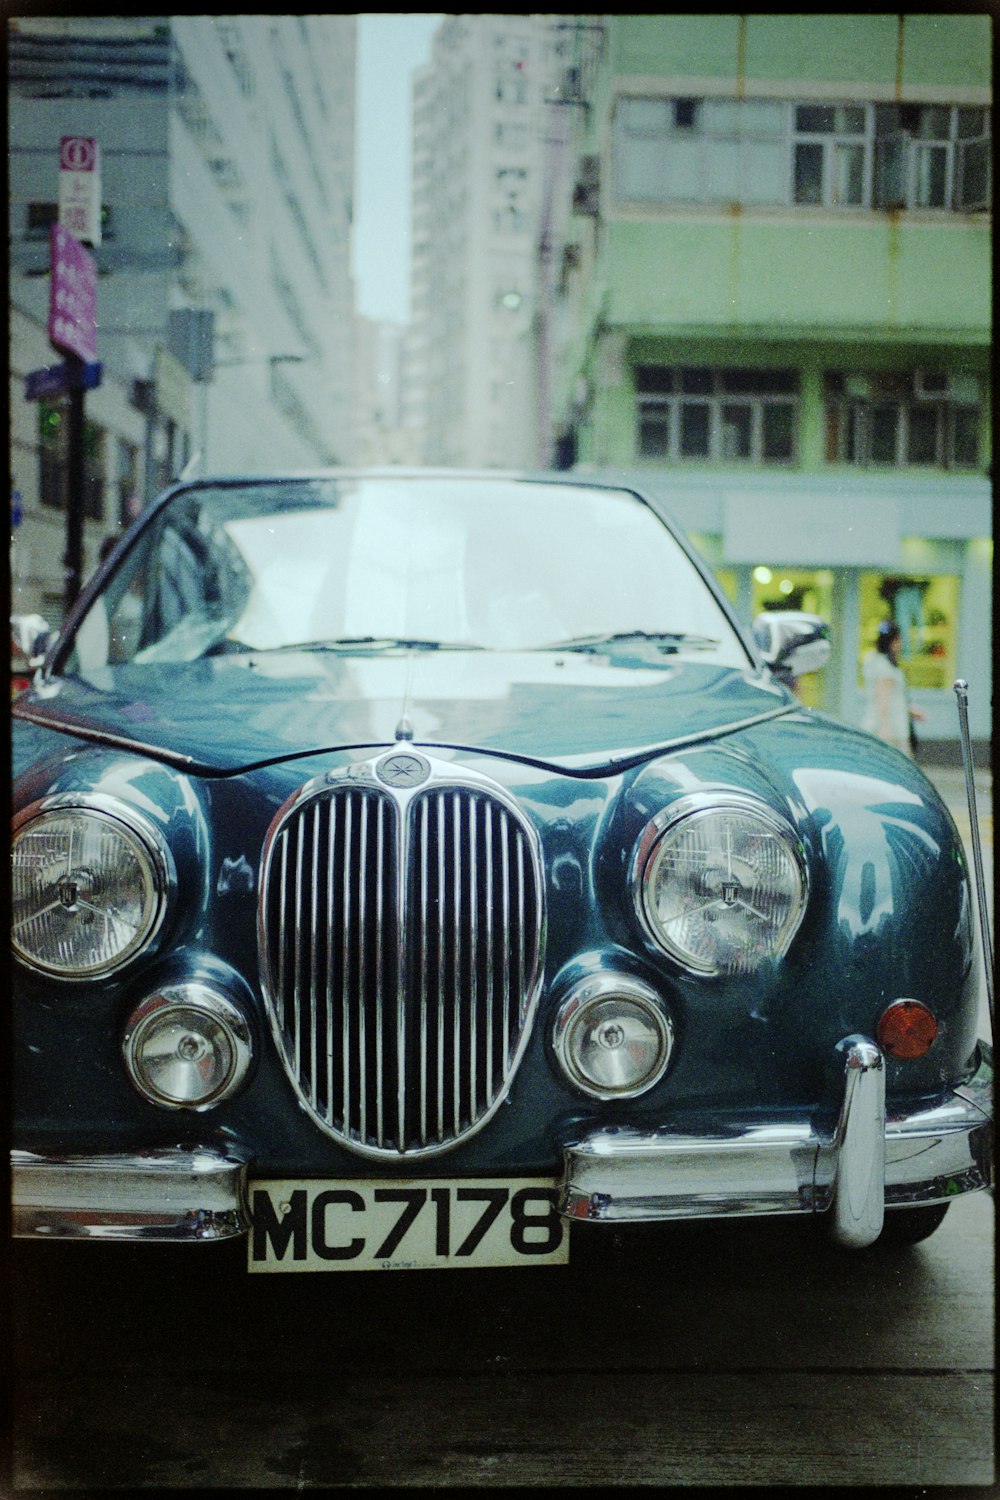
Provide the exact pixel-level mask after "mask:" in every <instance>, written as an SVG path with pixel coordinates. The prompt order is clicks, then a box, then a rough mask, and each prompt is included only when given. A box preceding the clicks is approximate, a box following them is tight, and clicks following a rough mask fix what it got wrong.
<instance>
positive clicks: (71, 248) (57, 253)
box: [49, 224, 97, 364]
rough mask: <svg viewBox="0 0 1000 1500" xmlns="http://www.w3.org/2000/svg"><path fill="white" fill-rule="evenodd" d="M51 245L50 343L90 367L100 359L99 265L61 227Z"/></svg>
mask: <svg viewBox="0 0 1000 1500" xmlns="http://www.w3.org/2000/svg"><path fill="white" fill-rule="evenodd" d="M49 244H50V255H51V262H52V277H51V285H50V287H49V343H50V344H51V345H52V346H53V348H54V349H59V350H61V351H62V352H63V353H65V354H75V355H76V357H77V359H82V360H83V361H84V363H85V364H89V363H91V362H92V361H93V360H94V359H95V358H96V356H97V262H96V261H95V259H94V257H93V256H92V255H91V254H90V252H89V251H87V250H85V249H84V248H83V246H82V245H81V244H80V242H79V241H78V240H76V239H75V238H74V237H73V235H71V234H70V232H69V230H68V229H64V228H63V226H62V225H61V224H53V225H52V229H51V231H50V241H49Z"/></svg>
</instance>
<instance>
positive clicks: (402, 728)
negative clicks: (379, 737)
mask: <svg viewBox="0 0 1000 1500" xmlns="http://www.w3.org/2000/svg"><path fill="white" fill-rule="evenodd" d="M412 738H413V725H412V724H411V723H410V721H409V719H408V718H407V717H406V715H405V714H404V715H403V717H402V718H401V719H400V721H399V723H398V724H397V725H396V739H397V740H412Z"/></svg>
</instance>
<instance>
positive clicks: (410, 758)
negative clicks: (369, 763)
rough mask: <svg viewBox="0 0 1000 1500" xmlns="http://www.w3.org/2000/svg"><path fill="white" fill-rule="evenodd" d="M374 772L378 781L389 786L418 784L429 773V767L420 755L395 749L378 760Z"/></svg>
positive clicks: (424, 779) (423, 780)
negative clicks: (383, 758)
mask: <svg viewBox="0 0 1000 1500" xmlns="http://www.w3.org/2000/svg"><path fill="white" fill-rule="evenodd" d="M376 772H377V775H378V778H379V780H380V781H384V782H385V784H386V786H391V787H411V786H420V785H422V783H423V782H425V781H426V780H427V778H428V776H429V775H430V774H431V768H430V766H429V765H428V763H427V762H426V761H425V760H424V758H423V756H422V755H414V754H412V753H411V752H410V751H396V752H395V753H394V754H393V755H387V756H386V758H385V760H382V761H379V763H378V766H377V767H376Z"/></svg>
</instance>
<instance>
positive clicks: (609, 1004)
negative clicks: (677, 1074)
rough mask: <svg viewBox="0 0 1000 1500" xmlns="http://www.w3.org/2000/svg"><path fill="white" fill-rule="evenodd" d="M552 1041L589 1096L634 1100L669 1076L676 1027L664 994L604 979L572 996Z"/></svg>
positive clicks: (613, 977) (637, 983) (638, 983)
mask: <svg viewBox="0 0 1000 1500" xmlns="http://www.w3.org/2000/svg"><path fill="white" fill-rule="evenodd" d="M552 1042H553V1046H554V1048H555V1053H556V1056H557V1058H558V1059H559V1062H560V1064H561V1065H562V1068H563V1071H564V1072H565V1073H566V1075H567V1077H568V1078H569V1080H570V1082H571V1083H574V1084H575V1085H576V1087H577V1088H579V1089H582V1090H583V1091H584V1093H586V1094H591V1095H593V1097H594V1098H596V1099H632V1098H635V1096H636V1095H637V1094H643V1093H645V1092H646V1090H647V1089H651V1088H652V1087H653V1084H654V1083H657V1082H658V1081H659V1080H660V1079H661V1078H662V1077H663V1074H664V1073H665V1071H666V1068H667V1063H668V1062H669V1061H670V1053H671V1049H672V1047H673V1026H672V1024H671V1021H670V1017H669V1015H668V1014H667V1010H666V1007H665V1006H664V1004H663V1002H662V1000H661V999H660V997H659V995H657V993H656V991H655V990H653V989H651V988H650V986H649V985H648V984H644V983H643V981H642V980H641V979H634V978H631V977H627V976H625V975H621V974H600V975H595V976H593V977H591V978H589V979H585V980H583V981H582V983H580V984H578V985H576V986H574V988H573V989H572V990H571V991H570V993H569V994H568V995H567V996H566V998H565V1000H564V1001H563V1003H562V1004H561V1005H560V1007H559V1012H558V1014H557V1016H556V1021H555V1027H554V1029H553V1034H552Z"/></svg>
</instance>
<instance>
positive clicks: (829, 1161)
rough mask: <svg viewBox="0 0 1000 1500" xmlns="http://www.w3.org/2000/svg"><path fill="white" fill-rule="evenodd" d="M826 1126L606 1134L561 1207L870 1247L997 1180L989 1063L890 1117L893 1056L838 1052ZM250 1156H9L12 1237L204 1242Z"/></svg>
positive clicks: (727, 1125) (792, 1123)
mask: <svg viewBox="0 0 1000 1500" xmlns="http://www.w3.org/2000/svg"><path fill="white" fill-rule="evenodd" d="M837 1052H838V1055H839V1056H838V1061H839V1064H840V1068H841V1085H840V1091H839V1094H840V1097H839V1105H838V1106H837V1108H836V1109H835V1110H834V1111H832V1112H831V1116H830V1119H829V1121H828V1122H825V1121H824V1119H823V1117H822V1115H817V1116H815V1117H813V1118H805V1117H802V1116H792V1115H788V1116H787V1117H784V1118H771V1119H768V1120H761V1121H755V1122H754V1123H747V1121H746V1119H745V1118H740V1119H735V1118H734V1119H732V1120H724V1119H723V1120H720V1119H719V1117H718V1116H713V1117H712V1118H711V1119H706V1121H705V1123H704V1124H703V1125H702V1126H699V1127H698V1128H693V1127H692V1126H691V1124H690V1123H689V1122H688V1123H687V1124H686V1125H685V1128H684V1129H683V1130H673V1129H671V1128H670V1127H669V1126H664V1127H663V1128H661V1129H659V1130H656V1131H652V1132H646V1133H643V1132H642V1131H638V1130H635V1129H632V1128H631V1127H627V1126H622V1127H606V1128H604V1129H601V1130H595V1131H593V1132H591V1133H590V1134H589V1135H587V1136H585V1137H584V1138H582V1139H580V1140H577V1141H575V1142H573V1143H571V1144H569V1145H566V1146H564V1148H563V1163H564V1171H563V1178H562V1183H561V1187H560V1196H559V1208H560V1210H561V1212H562V1213H564V1214H566V1215H567V1216H568V1217H569V1218H571V1219H586V1220H590V1221H597V1222H609V1223H625V1222H643V1221H649V1220H657V1219H692V1218H715V1217H720V1216H725V1215H730V1214H785V1213H829V1215H830V1219H829V1222H830V1227H831V1231H832V1233H833V1235H834V1238H835V1239H837V1240H838V1241H840V1243H841V1244H844V1245H849V1246H861V1245H867V1244H870V1243H871V1242H872V1240H874V1239H876V1238H877V1237H878V1235H879V1233H880V1231H881V1228H882V1217H883V1210H884V1208H885V1207H886V1206H888V1207H889V1208H890V1210H891V1209H892V1208H893V1207H897V1206H898V1207H902V1206H904V1205H913V1204H924V1203H940V1202H945V1201H947V1200H948V1199H949V1198H951V1197H953V1196H954V1195H956V1194H958V1193H967V1192H974V1191H976V1190H977V1189H980V1188H985V1187H988V1186H990V1184H991V1181H992V1164H991V1163H992V1157H991V1152H992V1139H993V1130H992V1078H993V1070H992V1058H991V1054H990V1052H989V1049H988V1048H986V1047H982V1048H981V1054H982V1056H981V1061H980V1065H979V1068H978V1071H977V1072H976V1074H975V1076H974V1077H973V1078H972V1079H970V1081H969V1082H968V1083H967V1084H965V1085H963V1086H962V1087H961V1088H958V1089H956V1090H955V1091H954V1092H953V1093H950V1094H949V1095H948V1096H947V1097H946V1098H945V1099H943V1100H940V1101H938V1102H937V1103H935V1104H934V1105H933V1106H929V1107H927V1108H925V1109H920V1110H917V1111H915V1112H913V1113H912V1114H907V1115H902V1114H898V1113H894V1112H892V1111H889V1112H887V1111H886V1105H885V1069H884V1063H883V1058H882V1054H881V1052H880V1051H879V1049H878V1048H877V1047H876V1046H875V1044H874V1042H871V1041H869V1040H868V1039H867V1038H866V1037H861V1036H852V1037H846V1038H845V1039H844V1041H842V1042H841V1043H840V1045H839V1047H838V1049H837ZM247 1172H248V1167H247V1163H246V1162H245V1161H243V1160H240V1159H238V1158H236V1157H235V1156H231V1155H227V1154H225V1153H224V1152H221V1151H218V1150H215V1149H212V1148H208V1147H205V1148H194V1149H188V1150H185V1149H182V1148H180V1147H176V1148H172V1149H165V1150H155V1151H148V1152H142V1153H135V1154H130V1155H125V1154H122V1155H114V1156H69V1155H67V1156H41V1155H37V1154H35V1153H32V1152H29V1151H13V1152H12V1153H11V1179H12V1190H13V1191H12V1198H13V1213H12V1219H13V1231H14V1234H15V1235H18V1236H23V1237H31V1238H35V1237H38V1238H49V1239H76V1238H83V1237H90V1238H97V1239H111V1240H178V1241H191V1242H198V1241H206V1240H222V1239H229V1238H231V1237H233V1236H234V1235H241V1234H245V1233H246V1231H247V1229H248V1228H249V1224H250V1215H249V1210H248V1207H247Z"/></svg>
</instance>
